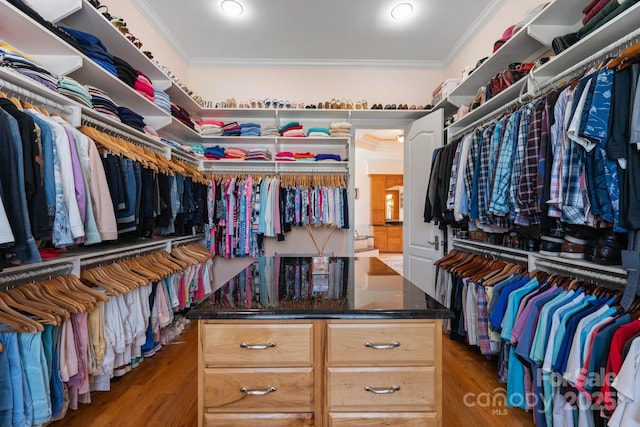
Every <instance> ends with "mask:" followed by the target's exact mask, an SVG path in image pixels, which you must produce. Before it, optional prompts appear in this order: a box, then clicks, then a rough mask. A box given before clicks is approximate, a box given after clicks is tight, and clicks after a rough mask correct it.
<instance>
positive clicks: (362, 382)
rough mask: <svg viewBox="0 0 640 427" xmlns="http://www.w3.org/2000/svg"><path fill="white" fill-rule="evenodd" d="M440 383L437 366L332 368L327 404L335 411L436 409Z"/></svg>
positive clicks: (329, 375)
mask: <svg viewBox="0 0 640 427" xmlns="http://www.w3.org/2000/svg"><path fill="white" fill-rule="evenodd" d="M436 385H437V384H436V367H435V366H423V367H413V368H411V367H402V368H391V367H389V368H355V367H354V368H328V369H327V405H328V407H329V408H330V410H332V411H394V412H396V411H414V412H425V411H426V412H429V411H435V410H436V409H437V408H436V404H437V399H436V397H437V396H436V388H437V387H436ZM367 387H371V388H372V389H373V390H367ZM394 387H398V389H397V390H396V391H394V392H390V390H392V389H393V388H394ZM376 391H377V392H376Z"/></svg>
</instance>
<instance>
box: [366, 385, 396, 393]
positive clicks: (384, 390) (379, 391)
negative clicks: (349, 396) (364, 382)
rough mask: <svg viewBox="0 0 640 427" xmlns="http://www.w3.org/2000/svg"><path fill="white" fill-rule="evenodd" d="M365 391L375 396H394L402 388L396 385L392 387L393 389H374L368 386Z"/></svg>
mask: <svg viewBox="0 0 640 427" xmlns="http://www.w3.org/2000/svg"><path fill="white" fill-rule="evenodd" d="M364 389H365V391H370V392H371V393H373V394H393V393H395V392H396V391H399V390H400V386H399V385H394V386H391V388H374V387H371V386H370V385H368V386H365V388H364Z"/></svg>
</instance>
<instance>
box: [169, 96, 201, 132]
mask: <svg viewBox="0 0 640 427" xmlns="http://www.w3.org/2000/svg"><path fill="white" fill-rule="evenodd" d="M171 115H172V116H173V117H175V118H176V119H177V120H178V121H179V122H181V123H182V124H184V125H185V126H187V127H190V128H191V129H193V130H195V129H196V125H195V124H194V123H193V121H192V120H191V116H190V115H189V112H188V111H187V110H185V109H184V108H182V107H181V106H179V105H177V104H175V103H173V102H172V103H171Z"/></svg>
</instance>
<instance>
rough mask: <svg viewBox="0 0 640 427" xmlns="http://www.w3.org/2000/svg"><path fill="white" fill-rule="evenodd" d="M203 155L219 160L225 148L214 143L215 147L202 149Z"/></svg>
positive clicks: (222, 156)
mask: <svg viewBox="0 0 640 427" xmlns="http://www.w3.org/2000/svg"><path fill="white" fill-rule="evenodd" d="M204 156H205V157H206V158H207V159H209V160H220V159H224V158H225V149H224V148H222V147H220V146H219V145H216V146H215V147H207V148H205V150H204Z"/></svg>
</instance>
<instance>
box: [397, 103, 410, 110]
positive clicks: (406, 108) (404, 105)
mask: <svg viewBox="0 0 640 427" xmlns="http://www.w3.org/2000/svg"><path fill="white" fill-rule="evenodd" d="M408 109H409V107H408V106H407V104H400V105H398V110H408Z"/></svg>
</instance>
